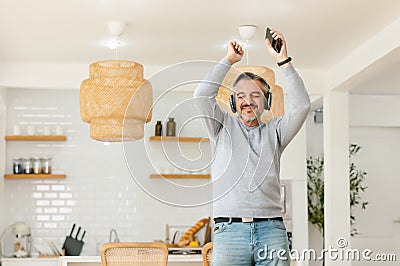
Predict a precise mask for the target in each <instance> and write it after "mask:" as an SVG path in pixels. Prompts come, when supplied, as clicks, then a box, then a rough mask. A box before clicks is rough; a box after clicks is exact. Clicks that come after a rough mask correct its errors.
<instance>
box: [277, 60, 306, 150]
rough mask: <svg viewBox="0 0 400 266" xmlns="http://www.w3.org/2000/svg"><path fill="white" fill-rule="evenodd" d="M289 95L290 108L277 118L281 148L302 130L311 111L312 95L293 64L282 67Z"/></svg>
mask: <svg viewBox="0 0 400 266" xmlns="http://www.w3.org/2000/svg"><path fill="white" fill-rule="evenodd" d="M282 71H283V75H284V77H285V83H286V87H287V92H288V96H289V102H290V103H289V110H288V111H287V112H285V114H284V115H283V116H281V117H279V118H277V119H276V121H277V130H278V134H279V139H280V144H281V150H282V151H283V150H284V148H285V147H286V146H287V145H288V144H289V142H290V141H291V140H292V139H293V138H294V136H295V135H296V134H297V132H298V131H299V130H300V128H301V126H302V125H303V123H304V121H305V120H306V118H307V115H308V112H309V111H310V107H311V103H310V97H309V96H308V93H307V91H306V89H305V86H304V83H303V80H302V78H301V77H300V76H299V74H298V73H297V71H296V70H295V68H294V67H293V66H292V65H291V66H288V67H286V68H284V69H282Z"/></svg>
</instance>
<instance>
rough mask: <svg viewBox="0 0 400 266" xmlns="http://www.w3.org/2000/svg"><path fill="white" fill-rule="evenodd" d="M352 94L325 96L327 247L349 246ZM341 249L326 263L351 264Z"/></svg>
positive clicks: (332, 93) (345, 265)
mask: <svg viewBox="0 0 400 266" xmlns="http://www.w3.org/2000/svg"><path fill="white" fill-rule="evenodd" d="M348 147H349V94H348V92H343V91H334V90H331V91H328V92H326V94H325V96H324V158H325V160H324V163H325V165H324V173H325V177H324V178H325V199H324V200H325V206H324V208H325V209H324V210H325V213H324V219H325V236H324V237H325V239H324V242H325V249H329V248H332V249H339V250H340V247H338V239H345V240H344V241H347V243H348V245H347V246H346V247H344V249H346V248H350V247H351V246H350V196H349V195H350V185H349V184H350V181H349V150H348ZM339 253H340V252H336V253H335V252H332V253H331V254H330V253H325V258H326V259H325V261H326V262H325V265H326V266H331V265H332V266H333V265H341V266H347V265H351V261H347V260H341V259H340V255H339Z"/></svg>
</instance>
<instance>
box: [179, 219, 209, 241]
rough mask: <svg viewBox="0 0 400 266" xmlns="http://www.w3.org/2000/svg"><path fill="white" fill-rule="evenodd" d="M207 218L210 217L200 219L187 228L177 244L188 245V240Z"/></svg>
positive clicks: (191, 239) (206, 221)
mask: <svg viewBox="0 0 400 266" xmlns="http://www.w3.org/2000/svg"><path fill="white" fill-rule="evenodd" d="M209 219H210V218H204V219H201V220H199V221H198V222H197V223H196V224H195V225H193V226H192V227H191V228H190V229H189V230H187V231H186V233H185V234H184V235H183V236H182V237H181V238H180V239H179V241H178V246H179V247H184V246H187V245H189V243H190V241H193V239H194V235H195V234H196V233H197V232H198V231H199V230H200V229H201V228H203V227H204V225H206V224H207V223H208V222H209V221H210V220H209Z"/></svg>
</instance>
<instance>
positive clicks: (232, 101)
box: [229, 94, 236, 113]
mask: <svg viewBox="0 0 400 266" xmlns="http://www.w3.org/2000/svg"><path fill="white" fill-rule="evenodd" d="M229 105H230V106H231V110H232V113H236V100H235V95H233V94H231V95H229Z"/></svg>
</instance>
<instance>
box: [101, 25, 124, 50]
mask: <svg viewBox="0 0 400 266" xmlns="http://www.w3.org/2000/svg"><path fill="white" fill-rule="evenodd" d="M107 26H108V32H109V33H110V35H111V39H110V40H108V41H106V42H104V45H105V46H107V47H108V48H109V49H111V50H115V49H117V48H118V47H120V46H123V45H124V43H123V42H122V41H120V40H119V36H121V35H122V34H123V33H124V31H125V27H126V24H125V23H123V22H120V21H110V22H108V23H107Z"/></svg>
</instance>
